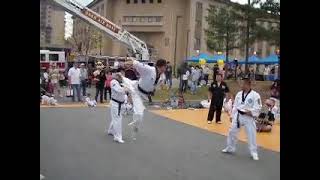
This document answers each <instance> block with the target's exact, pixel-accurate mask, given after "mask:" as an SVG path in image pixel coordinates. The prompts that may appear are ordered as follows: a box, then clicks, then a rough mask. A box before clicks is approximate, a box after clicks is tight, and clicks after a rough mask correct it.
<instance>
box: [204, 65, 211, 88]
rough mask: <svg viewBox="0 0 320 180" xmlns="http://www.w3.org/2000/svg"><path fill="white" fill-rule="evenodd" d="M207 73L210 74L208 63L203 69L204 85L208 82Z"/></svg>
mask: <svg viewBox="0 0 320 180" xmlns="http://www.w3.org/2000/svg"><path fill="white" fill-rule="evenodd" d="M209 74H210V69H209V67H208V65H206V66H205V67H204V69H203V76H204V80H205V81H206V85H207V84H208V79H209Z"/></svg>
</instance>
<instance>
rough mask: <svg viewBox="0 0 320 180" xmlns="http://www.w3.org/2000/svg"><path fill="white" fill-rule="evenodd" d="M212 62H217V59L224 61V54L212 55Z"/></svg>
mask: <svg viewBox="0 0 320 180" xmlns="http://www.w3.org/2000/svg"><path fill="white" fill-rule="evenodd" d="M212 59H213V61H214V62H217V61H218V60H223V61H224V62H225V61H226V56H225V55H224V54H215V55H213V57H212Z"/></svg>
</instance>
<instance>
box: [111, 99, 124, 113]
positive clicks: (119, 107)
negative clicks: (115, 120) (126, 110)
mask: <svg viewBox="0 0 320 180" xmlns="http://www.w3.org/2000/svg"><path fill="white" fill-rule="evenodd" d="M111 100H112V101H114V102H116V103H118V104H119V106H118V116H120V111H121V104H123V103H124V101H122V102H121V101H118V100H116V99H113V98H111Z"/></svg>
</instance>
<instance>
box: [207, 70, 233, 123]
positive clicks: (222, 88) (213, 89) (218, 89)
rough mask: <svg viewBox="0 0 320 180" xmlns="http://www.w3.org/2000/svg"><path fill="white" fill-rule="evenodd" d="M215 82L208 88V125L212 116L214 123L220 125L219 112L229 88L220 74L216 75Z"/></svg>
mask: <svg viewBox="0 0 320 180" xmlns="http://www.w3.org/2000/svg"><path fill="white" fill-rule="evenodd" d="M216 78H217V79H216V80H215V81H214V82H212V83H211V86H210V87H209V95H208V100H210V99H211V103H210V108H209V113H208V117H207V120H208V124H211V122H212V120H213V117H214V114H216V123H218V124H221V110H222V106H223V100H224V98H225V94H226V93H229V87H228V86H227V84H226V83H225V82H224V81H222V74H217V76H216Z"/></svg>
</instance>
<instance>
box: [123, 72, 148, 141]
mask: <svg viewBox="0 0 320 180" xmlns="http://www.w3.org/2000/svg"><path fill="white" fill-rule="evenodd" d="M123 83H124V86H126V87H128V88H129V89H130V95H131V98H132V106H133V119H132V122H130V123H129V125H130V126H131V127H132V133H131V134H132V138H136V134H137V132H138V131H139V130H140V129H141V126H142V120H143V115H144V110H145V106H144V105H143V100H142V99H144V100H146V101H147V100H148V96H147V95H145V94H143V93H141V92H140V91H139V89H138V81H135V80H130V79H128V78H125V77H123Z"/></svg>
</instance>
